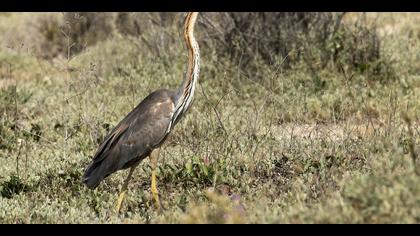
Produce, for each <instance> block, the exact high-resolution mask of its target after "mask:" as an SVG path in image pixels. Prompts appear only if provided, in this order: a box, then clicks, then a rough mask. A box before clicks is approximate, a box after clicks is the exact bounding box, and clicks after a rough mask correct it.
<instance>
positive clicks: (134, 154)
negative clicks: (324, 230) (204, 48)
mask: <svg viewBox="0 0 420 236" xmlns="http://www.w3.org/2000/svg"><path fill="white" fill-rule="evenodd" d="M197 16H198V13H197V12H190V13H188V14H187V15H186V17H185V23H184V39H185V43H186V45H187V49H188V69H187V72H186V75H185V78H184V80H183V82H182V83H181V85H180V86H179V88H178V89H177V90H167V89H159V90H156V91H154V92H152V93H151V94H149V95H148V96H147V97H146V98H145V99H144V100H143V101H141V102H140V104H138V105H137V107H135V108H134V109H133V110H132V111H131V112H130V113H128V115H127V116H126V117H125V118H124V119H122V120H121V121H120V123H119V124H118V125H117V126H115V127H114V128H113V130H112V131H111V132H110V133H109V134H108V135H107V136H106V137H105V140H104V142H103V143H102V144H101V145H100V146H99V148H98V149H97V151H96V153H95V155H94V157H93V160H92V163H91V164H90V165H89V166H88V167H87V168H86V171H85V173H84V176H83V182H84V183H85V184H86V185H87V187H89V188H91V189H94V188H96V187H97V186H98V185H99V183H100V182H101V181H102V180H103V179H104V178H106V177H107V176H109V175H111V174H112V173H114V172H116V171H119V170H124V169H128V168H130V171H129V173H128V176H127V178H126V180H125V182H124V184H123V186H122V188H121V192H120V194H119V197H118V200H117V203H116V210H117V211H118V212H119V211H120V208H121V204H122V202H123V200H124V196H125V193H126V191H127V186H128V183H129V181H130V179H131V176H132V174H133V172H134V169H135V168H136V167H137V166H138V165H139V163H140V162H141V161H142V160H143V159H145V158H146V157H150V165H151V168H152V180H151V192H152V195H153V198H154V200H155V203H156V206H157V207H158V208H159V209H160V207H161V204H160V201H159V195H158V190H157V186H156V166H157V162H158V157H159V148H160V146H161V145H162V144H163V143H164V141H165V139H166V137H167V136H168V134H169V133H170V132H171V131H172V130H173V128H174V126H175V125H176V124H177V123H178V121H179V120H180V119H181V117H182V116H183V115H184V114H185V113H186V112H187V110H188V108H189V107H190V105H191V101H192V99H193V96H194V90H195V86H196V83H197V80H198V77H199V73H200V52H199V47H198V43H197V41H196V39H195V38H194V25H195V23H196V20H197Z"/></svg>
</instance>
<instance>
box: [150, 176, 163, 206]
mask: <svg viewBox="0 0 420 236" xmlns="http://www.w3.org/2000/svg"><path fill="white" fill-rule="evenodd" d="M151 191H152V195H153V199H154V200H155V201H154V202H155V206H156V208H157V209H158V210H162V204H161V202H160V199H159V192H158V190H157V186H156V172H155V171H154V170H153V171H152V186H151Z"/></svg>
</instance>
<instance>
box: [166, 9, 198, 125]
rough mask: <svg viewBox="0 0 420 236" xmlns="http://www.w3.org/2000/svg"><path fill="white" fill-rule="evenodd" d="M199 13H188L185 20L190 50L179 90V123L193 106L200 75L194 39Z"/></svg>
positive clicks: (185, 33)
mask: <svg viewBox="0 0 420 236" xmlns="http://www.w3.org/2000/svg"><path fill="white" fill-rule="evenodd" d="M197 15H198V13H196V12H193V13H188V14H187V16H186V19H185V28H184V38H185V43H186V45H187V49H188V69H187V73H186V75H185V78H184V81H183V82H182V84H181V86H180V87H179V89H178V96H177V97H178V99H177V101H176V106H175V113H174V116H173V117H174V119H173V120H174V121H178V120H179V118H180V117H181V116H182V114H184V113H185V112H186V111H187V110H188V108H189V107H190V105H191V102H192V99H193V96H194V91H195V86H196V83H197V80H198V77H199V73H200V49H199V47H198V43H197V41H196V40H195V37H194V25H195V22H196V19H197Z"/></svg>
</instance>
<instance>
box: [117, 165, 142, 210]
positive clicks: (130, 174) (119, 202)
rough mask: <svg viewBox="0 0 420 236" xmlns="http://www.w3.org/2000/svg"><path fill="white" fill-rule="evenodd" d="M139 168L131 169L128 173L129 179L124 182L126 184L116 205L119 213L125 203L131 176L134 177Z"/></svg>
mask: <svg viewBox="0 0 420 236" xmlns="http://www.w3.org/2000/svg"><path fill="white" fill-rule="evenodd" d="M136 167H137V165H135V166H133V167H131V168H130V172H129V173H128V176H127V179H126V180H125V181H124V184H123V186H122V188H121V193H120V195H119V196H118V200H117V203H116V204H115V210H116V211H117V212H118V213H119V212H120V210H121V205H122V202H123V201H124V197H125V193H126V192H127V187H128V182H129V181H130V179H131V176H132V175H133V172H134V169H135V168H136Z"/></svg>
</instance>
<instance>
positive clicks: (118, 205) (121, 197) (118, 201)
mask: <svg viewBox="0 0 420 236" xmlns="http://www.w3.org/2000/svg"><path fill="white" fill-rule="evenodd" d="M125 192H126V191H122V192H121V193H120V195H119V196H118V200H117V203H116V204H115V210H116V211H117V213H120V210H121V205H122V203H123V201H124V197H125Z"/></svg>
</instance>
